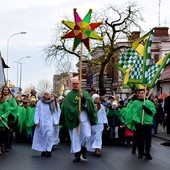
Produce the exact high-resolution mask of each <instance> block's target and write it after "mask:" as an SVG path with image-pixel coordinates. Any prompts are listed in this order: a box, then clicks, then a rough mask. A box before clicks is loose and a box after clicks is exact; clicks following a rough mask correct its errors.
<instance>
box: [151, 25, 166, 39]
mask: <svg viewBox="0 0 170 170" xmlns="http://www.w3.org/2000/svg"><path fill="white" fill-rule="evenodd" d="M168 29H169V28H168V27H155V28H154V36H157V37H159V36H168Z"/></svg>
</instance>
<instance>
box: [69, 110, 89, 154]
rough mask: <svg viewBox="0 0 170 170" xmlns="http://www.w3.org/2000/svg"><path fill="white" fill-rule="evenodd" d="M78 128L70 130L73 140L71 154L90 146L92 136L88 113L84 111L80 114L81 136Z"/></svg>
mask: <svg viewBox="0 0 170 170" xmlns="http://www.w3.org/2000/svg"><path fill="white" fill-rule="evenodd" d="M78 131H79V130H78V127H76V128H74V129H69V134H70V139H71V150H70V152H71V153H76V152H79V151H81V147H82V146H83V147H86V146H88V143H89V138H90V136H91V125H90V121H89V118H88V116H87V113H86V112H85V111H82V112H81V113H80V134H79V133H78Z"/></svg>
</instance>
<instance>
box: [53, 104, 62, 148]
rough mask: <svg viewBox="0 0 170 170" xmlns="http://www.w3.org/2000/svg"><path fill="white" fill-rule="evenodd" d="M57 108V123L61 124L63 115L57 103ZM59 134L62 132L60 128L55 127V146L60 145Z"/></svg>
mask: <svg viewBox="0 0 170 170" xmlns="http://www.w3.org/2000/svg"><path fill="white" fill-rule="evenodd" d="M57 108H58V111H57V121H58V122H59V119H60V115H61V109H60V105H59V103H57ZM59 132H60V128H59V126H56V127H54V134H53V145H58V144H59V143H60V138H59Z"/></svg>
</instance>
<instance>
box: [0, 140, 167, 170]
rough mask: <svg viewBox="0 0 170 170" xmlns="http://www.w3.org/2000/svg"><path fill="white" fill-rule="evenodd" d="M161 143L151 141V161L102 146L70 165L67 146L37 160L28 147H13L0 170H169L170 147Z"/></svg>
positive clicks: (2, 159) (0, 159) (1, 161)
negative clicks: (98, 154) (95, 154)
mask: <svg viewBox="0 0 170 170" xmlns="http://www.w3.org/2000/svg"><path fill="white" fill-rule="evenodd" d="M163 142H164V140H162V139H158V138H154V139H153V145H152V155H153V160H151V161H147V160H145V159H142V160H140V159H138V158H137V155H132V154H131V148H130V147H122V146H112V145H107V146H106V145H105V146H103V150H102V156H101V157H100V158H95V157H93V155H91V154H90V153H89V154H88V162H79V163H73V162H72V160H73V155H72V154H70V147H69V146H68V145H67V144H60V145H58V147H57V149H56V150H54V151H53V156H52V157H51V158H44V157H41V156H40V153H39V152H36V151H33V150H31V149H30V148H31V146H30V145H29V144H15V145H14V146H13V149H11V150H10V152H9V153H5V154H4V155H3V156H0V167H1V168H2V169H3V170H78V169H81V170H87V169H88V170H111V169H114V170H125V169H126V170H136V169H138V170H152V169H153V170H160V169H162V170H169V167H170V157H169V155H170V147H167V146H163V145H161V143H163Z"/></svg>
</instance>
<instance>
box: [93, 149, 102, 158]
mask: <svg viewBox="0 0 170 170" xmlns="http://www.w3.org/2000/svg"><path fill="white" fill-rule="evenodd" d="M94 156H95V157H100V156H101V152H100V149H96V150H95V151H94Z"/></svg>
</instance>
